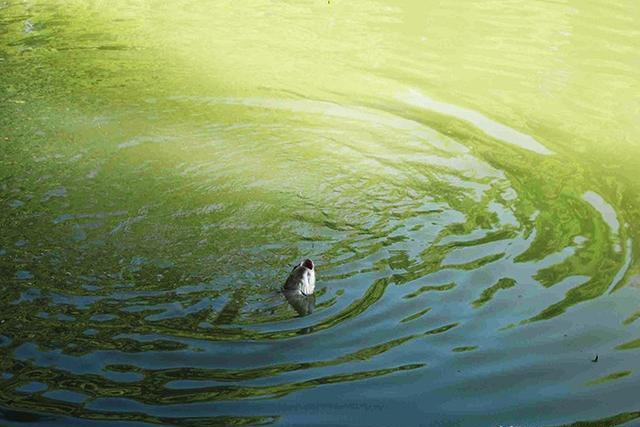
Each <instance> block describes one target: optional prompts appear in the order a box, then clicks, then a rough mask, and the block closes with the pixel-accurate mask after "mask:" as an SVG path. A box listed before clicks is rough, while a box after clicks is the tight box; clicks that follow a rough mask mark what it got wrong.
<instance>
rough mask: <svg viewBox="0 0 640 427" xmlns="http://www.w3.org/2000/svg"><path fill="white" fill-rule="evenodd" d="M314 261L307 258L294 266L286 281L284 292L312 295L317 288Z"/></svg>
mask: <svg viewBox="0 0 640 427" xmlns="http://www.w3.org/2000/svg"><path fill="white" fill-rule="evenodd" d="M314 267H315V266H314V265H313V261H311V260H310V259H305V260H304V261H302V262H301V263H300V264H298V265H296V266H295V267H293V270H291V273H289V277H287V281H286V282H285V283H284V286H283V288H282V289H283V291H284V292H287V293H289V292H293V293H298V294H301V295H311V294H313V291H314V290H315V288H316V272H315V269H314Z"/></svg>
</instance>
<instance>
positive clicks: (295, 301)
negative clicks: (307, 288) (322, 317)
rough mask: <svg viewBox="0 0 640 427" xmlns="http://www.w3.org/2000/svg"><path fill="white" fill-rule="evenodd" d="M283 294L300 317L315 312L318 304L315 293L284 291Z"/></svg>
mask: <svg viewBox="0 0 640 427" xmlns="http://www.w3.org/2000/svg"><path fill="white" fill-rule="evenodd" d="M282 294H283V295H284V297H285V298H286V299H287V302H288V303H289V304H290V305H291V307H293V309H294V310H295V311H296V313H298V315H299V316H300V317H304V316H308V315H309V314H311V313H313V309H314V308H315V306H316V296H315V295H314V294H311V295H302V294H300V293H299V292H282Z"/></svg>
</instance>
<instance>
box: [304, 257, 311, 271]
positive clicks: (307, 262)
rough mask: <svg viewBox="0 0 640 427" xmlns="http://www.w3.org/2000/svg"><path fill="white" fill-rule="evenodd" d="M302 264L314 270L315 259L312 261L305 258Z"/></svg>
mask: <svg viewBox="0 0 640 427" xmlns="http://www.w3.org/2000/svg"><path fill="white" fill-rule="evenodd" d="M302 265H303V266H304V267H306V268H308V269H309V270H313V261H311V260H310V259H305V260H304V262H303V263H302Z"/></svg>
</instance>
